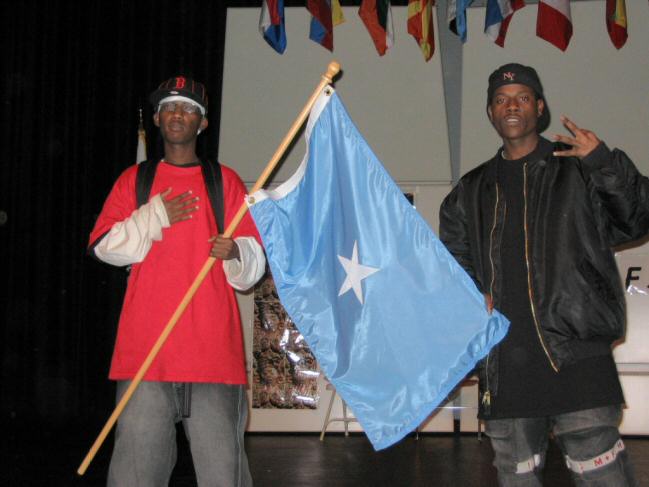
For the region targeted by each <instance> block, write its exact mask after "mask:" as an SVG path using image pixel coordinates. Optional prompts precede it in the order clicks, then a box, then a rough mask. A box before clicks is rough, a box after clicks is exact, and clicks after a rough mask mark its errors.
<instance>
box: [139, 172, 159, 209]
mask: <svg viewBox="0 0 649 487" xmlns="http://www.w3.org/2000/svg"><path fill="white" fill-rule="evenodd" d="M158 162H160V161H158V160H147V161H142V162H140V164H138V166H137V175H136V177H135V201H136V204H137V207H138V208H139V207H140V206H142V205H143V204H145V203H148V202H149V195H150V194H151V187H152V186H153V178H155V171H156V168H157V167H158Z"/></svg>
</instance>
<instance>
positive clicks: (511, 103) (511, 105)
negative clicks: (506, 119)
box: [506, 98, 519, 111]
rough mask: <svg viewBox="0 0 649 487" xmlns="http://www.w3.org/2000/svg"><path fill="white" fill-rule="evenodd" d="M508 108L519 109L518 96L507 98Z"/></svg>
mask: <svg viewBox="0 0 649 487" xmlns="http://www.w3.org/2000/svg"><path fill="white" fill-rule="evenodd" d="M506 108H507V110H511V111H514V110H518V109H519V106H518V100H517V99H516V98H510V99H509V100H507V106H506Z"/></svg>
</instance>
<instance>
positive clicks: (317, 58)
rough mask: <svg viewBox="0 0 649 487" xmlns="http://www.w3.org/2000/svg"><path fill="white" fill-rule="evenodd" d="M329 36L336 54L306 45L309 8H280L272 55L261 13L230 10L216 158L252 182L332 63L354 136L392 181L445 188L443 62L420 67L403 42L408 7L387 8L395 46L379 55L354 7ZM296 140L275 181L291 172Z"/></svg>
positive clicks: (412, 46)
mask: <svg viewBox="0 0 649 487" xmlns="http://www.w3.org/2000/svg"><path fill="white" fill-rule="evenodd" d="M343 10H344V14H345V17H346V19H347V21H346V22H345V23H344V24H342V25H340V26H339V27H337V28H336V29H335V34H334V46H338V47H334V48H335V50H334V53H333V54H331V53H330V52H329V51H327V50H326V49H324V48H323V47H321V46H319V45H318V44H316V43H314V42H313V41H310V40H309V38H308V25H309V17H308V14H307V11H306V9H305V8H298V7H295V8H288V9H286V26H287V37H288V47H287V49H286V52H285V53H284V54H283V55H279V54H277V53H276V52H275V51H274V50H272V49H271V48H270V47H269V46H268V45H267V44H266V43H265V42H264V41H263V40H262V38H261V36H260V34H259V32H258V30H257V25H258V21H259V10H258V9H228V19H227V37H226V45H225V60H224V73H223V104H222V110H221V111H222V113H221V134H220V142H219V158H220V160H221V161H223V162H224V163H226V164H227V163H230V164H232V165H234V166H235V167H236V168H237V170H238V171H239V173H240V174H241V177H242V178H243V179H244V181H246V182H254V181H255V180H256V179H257V177H258V176H259V173H260V172H261V169H262V168H263V167H264V166H265V164H266V163H267V162H268V160H269V159H270V158H271V156H272V155H273V153H274V152H275V149H276V148H277V146H278V145H279V143H280V142H281V140H282V139H283V137H284V135H285V134H286V132H287V130H288V128H289V127H290V125H291V124H292V123H293V121H294V119H295V118H296V117H297V115H298V113H299V112H300V110H301V109H302V107H303V106H304V104H305V102H306V100H307V98H308V97H309V95H310V94H311V93H312V91H313V90H314V89H315V87H316V85H317V84H318V82H319V81H320V76H321V75H322V74H323V73H324V72H325V71H326V67H327V65H328V63H329V62H330V61H331V60H334V59H335V60H337V61H338V62H339V63H340V64H341V66H342V71H343V73H342V76H340V77H339V78H338V79H337V82H336V84H335V86H336V89H337V91H338V94H339V95H340V97H341V99H342V101H343V103H344V104H345V106H346V107H347V109H348V111H349V112H350V115H351V117H352V119H353V120H354V122H355V123H356V124H357V125H358V128H359V129H360V131H361V132H362V133H363V135H364V136H365V138H366V139H367V141H368V143H369V144H370V146H371V147H372V148H373V150H374V151H375V152H376V154H377V155H378V156H379V159H381V161H382V162H383V164H384V165H385V167H386V169H387V170H388V171H389V172H390V174H391V175H392V177H393V178H394V179H395V180H396V181H424V182H430V181H444V182H448V181H450V178H451V176H450V166H449V163H448V160H449V155H448V133H447V130H446V115H445V113H446V112H445V109H444V102H443V100H444V93H443V86H442V79H441V66H440V60H439V59H440V57H439V56H435V57H434V58H433V59H432V60H431V61H430V62H428V63H425V62H424V60H423V57H422V55H421V51H420V50H419V47H418V46H417V44H416V42H415V40H414V39H413V38H412V37H411V36H410V35H408V34H407V32H406V31H405V30H406V18H407V16H406V8H405V7H402V8H393V9H392V12H393V16H394V29H395V36H398V42H397V43H396V45H395V46H394V48H393V49H392V50H390V51H388V53H387V54H386V55H385V56H384V57H379V56H378V54H377V53H376V50H375V49H374V45H373V44H372V41H371V39H370V37H369V34H368V32H367V30H366V29H365V26H364V25H363V24H362V22H361V20H360V18H359V17H358V14H357V8H351V7H346V8H344V9H343ZM303 154H304V145H303V142H302V140H300V141H299V143H298V144H296V146H295V147H294V150H293V152H292V154H291V155H290V156H289V157H288V159H287V161H285V163H284V164H283V165H282V167H281V168H280V170H279V172H278V173H277V177H276V178H275V179H274V181H275V182H278V181H284V180H286V178H287V177H288V176H290V174H292V173H293V171H294V170H295V168H296V167H297V165H298V163H299V161H300V160H301V158H302V155H303Z"/></svg>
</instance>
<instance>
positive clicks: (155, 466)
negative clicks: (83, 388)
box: [107, 381, 252, 487]
mask: <svg viewBox="0 0 649 487" xmlns="http://www.w3.org/2000/svg"><path fill="white" fill-rule="evenodd" d="M129 383H130V381H119V382H118V383H117V400H118V401H119V399H120V398H121V396H122V395H123V394H124V392H125V391H126V389H127V387H128V385H129ZM180 386H181V384H177V383H172V382H147V381H143V382H141V383H140V384H139V385H138V387H137V389H136V390H135V392H134V394H133V396H132V397H131V399H130V400H129V402H128V403H127V405H126V407H125V408H124V411H123V412H122V414H121V416H120V418H119V420H118V421H117V428H116V430H115V446H114V448H113V455H112V458H111V462H110V467H109V470H108V483H107V485H108V487H164V486H166V485H168V484H169V478H170V476H171V472H172V470H173V468H174V465H175V464H176V455H177V450H176V426H175V423H177V422H178V421H182V424H183V428H184V430H185V435H186V436H187V439H188V442H189V445H190V449H191V455H192V460H193V463H194V470H195V471H196V479H197V482H198V485H199V487H250V486H252V478H251V476H250V470H249V468H248V459H247V456H246V452H245V450H244V445H243V435H244V430H245V426H246V421H247V415H248V406H247V397H246V393H245V389H244V386H242V385H228V384H205V383H192V396H191V415H190V417H188V418H182V417H181V406H182V397H181V394H180V391H181V388H180Z"/></svg>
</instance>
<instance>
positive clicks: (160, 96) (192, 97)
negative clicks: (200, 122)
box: [149, 76, 207, 116]
mask: <svg viewBox="0 0 649 487" xmlns="http://www.w3.org/2000/svg"><path fill="white" fill-rule="evenodd" d="M168 98H169V99H173V100H179V99H183V98H185V99H187V101H189V102H193V103H195V104H196V105H198V106H199V107H200V108H201V113H202V114H203V116H204V115H206V114H207V91H206V90H205V85H203V83H199V82H198V81H194V80H193V79H191V78H188V77H186V76H174V77H173V78H169V79H168V80H167V81H163V82H162V83H161V84H160V86H158V89H157V90H155V91H154V92H153V93H151V95H150V96H149V101H150V102H151V104H152V105H153V106H154V108H157V107H158V105H159V104H160V103H161V102H162V101H164V100H166V99H168ZM169 101H171V100H169Z"/></svg>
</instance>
